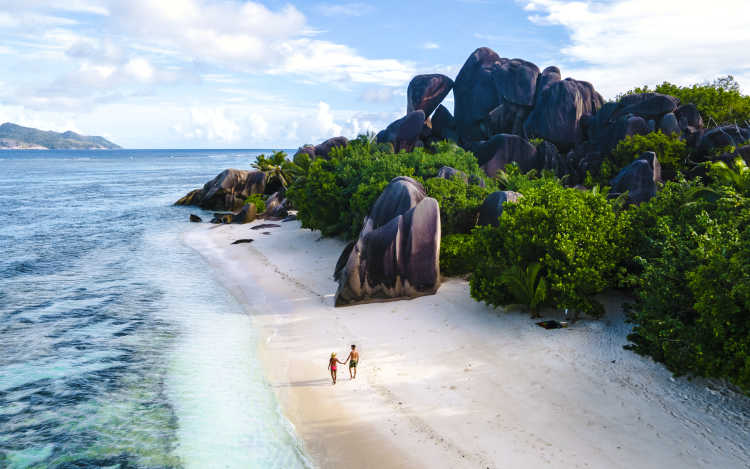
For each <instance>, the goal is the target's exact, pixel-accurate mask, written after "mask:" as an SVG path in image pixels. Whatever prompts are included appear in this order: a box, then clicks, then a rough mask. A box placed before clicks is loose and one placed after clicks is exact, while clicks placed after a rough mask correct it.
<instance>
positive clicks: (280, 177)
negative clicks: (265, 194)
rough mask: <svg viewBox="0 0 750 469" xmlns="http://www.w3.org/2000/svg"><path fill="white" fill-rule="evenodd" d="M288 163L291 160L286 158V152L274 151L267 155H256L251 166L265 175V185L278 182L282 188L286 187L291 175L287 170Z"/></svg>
mask: <svg viewBox="0 0 750 469" xmlns="http://www.w3.org/2000/svg"><path fill="white" fill-rule="evenodd" d="M289 163H291V162H290V161H289V160H287V159H286V153H284V152H283V151H275V152H273V154H272V155H271V156H269V157H266V155H258V157H257V158H256V160H255V163H253V164H252V165H251V166H252V167H253V168H255V169H257V170H259V171H262V172H263V174H265V175H266V185H270V184H272V183H278V184H279V185H280V186H281V187H282V188H283V189H286V188H287V187H288V186H289V184H290V183H291V181H292V177H293V176H292V175H291V174H290V172H289V169H290V168H289ZM292 164H293V163H292Z"/></svg>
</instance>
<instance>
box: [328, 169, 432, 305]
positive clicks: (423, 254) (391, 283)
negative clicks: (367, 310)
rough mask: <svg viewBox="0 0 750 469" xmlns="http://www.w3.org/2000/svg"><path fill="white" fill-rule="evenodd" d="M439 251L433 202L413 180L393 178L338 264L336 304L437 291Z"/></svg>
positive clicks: (413, 295) (395, 297)
mask: <svg viewBox="0 0 750 469" xmlns="http://www.w3.org/2000/svg"><path fill="white" fill-rule="evenodd" d="M439 252H440V209H439V207H438V204H437V201H436V200H435V199H432V198H430V197H427V195H426V193H425V191H424V188H423V187H422V185H421V184H419V183H418V182H417V181H415V180H413V179H411V178H408V177H397V178H394V179H393V180H392V181H391V182H390V183H389V184H388V186H386V188H385V189H384V190H383V193H382V194H381V195H380V197H379V198H378V199H377V201H376V202H375V204H374V205H373V207H372V210H371V211H370V214H369V215H368V216H367V217H366V218H365V222H364V226H363V228H362V231H361V232H360V235H359V238H358V239H357V241H356V242H355V243H352V244H350V245H349V246H347V247H346V249H344V252H343V253H342V254H341V257H340V258H339V260H338V262H337V263H336V271H335V273H334V278H336V280H338V282H339V287H338V289H337V291H336V300H335V304H336V306H344V305H349V304H354V303H361V302H370V301H382V300H392V299H399V298H414V297H417V296H422V295H429V294H433V293H435V292H436V291H437V289H438V287H439V286H440V267H439V261H438V259H439Z"/></svg>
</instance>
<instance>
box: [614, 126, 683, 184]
mask: <svg viewBox="0 0 750 469" xmlns="http://www.w3.org/2000/svg"><path fill="white" fill-rule="evenodd" d="M679 137H680V136H679V135H665V134H663V133H662V132H661V131H657V132H651V133H649V134H647V135H631V136H628V137H625V138H624V139H623V140H620V142H619V143H618V144H617V147H615V149H614V150H612V154H611V155H610V160H611V161H612V163H613V165H614V167H615V168H618V170H619V169H622V168H624V167H625V166H627V165H629V164H630V163H632V162H633V160H635V159H636V158H638V157H639V156H640V155H641V153H643V152H644V151H653V152H655V153H656V157H657V158H658V159H659V163H660V164H661V165H662V167H663V168H664V169H665V170H667V171H669V172H670V173H672V174H674V173H675V172H676V171H678V170H682V169H684V168H685V161H686V160H687V158H688V154H689V151H688V147H687V144H686V143H685V142H684V141H682V140H680V138H679ZM615 174H616V172H615ZM613 176H614V174H613Z"/></svg>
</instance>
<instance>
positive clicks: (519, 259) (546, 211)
mask: <svg viewBox="0 0 750 469" xmlns="http://www.w3.org/2000/svg"><path fill="white" fill-rule="evenodd" d="M539 181H540V182H539V183H537V184H536V185H535V186H532V187H529V188H528V189H526V190H525V192H523V194H524V197H523V198H521V199H520V200H519V202H518V203H515V204H506V207H505V209H504V210H503V213H502V215H501V217H500V226H499V227H491V226H485V227H479V228H475V229H474V232H473V233H474V237H475V240H474V242H475V257H476V262H477V264H476V266H475V269H474V273H473V275H472V276H471V280H470V283H471V295H472V297H474V298H475V299H477V300H479V301H485V302H487V303H488V304H491V305H508V304H512V303H514V302H515V301H516V300H517V298H516V296H514V294H513V292H512V290H511V289H509V288H508V287H507V285H506V282H505V281H504V280H503V276H504V275H507V274H506V272H508V271H512V269H521V270H522V271H524V272H525V271H526V269H527V268H528V267H529V266H531V265H532V264H535V263H538V264H539V265H540V266H541V267H540V273H539V275H541V276H542V277H544V278H545V279H546V283H547V286H548V288H549V291H548V300H549V302H550V303H552V304H554V305H556V306H558V307H560V308H571V309H573V310H577V311H581V312H584V313H588V314H591V315H594V316H597V315H600V314H602V313H603V307H602V305H601V304H599V303H598V302H596V301H595V300H594V299H593V298H592V295H595V294H597V293H599V292H601V291H602V290H604V289H605V288H607V287H612V286H615V285H617V284H618V283H619V280H620V278H621V274H622V272H621V269H620V267H619V264H620V263H621V260H622V259H623V258H624V256H626V255H627V253H626V252H625V251H624V250H623V249H622V248H621V246H622V245H623V237H624V233H625V223H626V221H627V217H624V216H620V215H618V214H617V213H616V212H615V211H614V209H613V205H612V203H610V202H609V201H608V200H607V198H606V195H605V194H603V193H601V192H599V191H580V190H577V189H571V188H565V187H563V186H562V185H561V184H560V182H559V181H557V180H554V179H549V178H542V179H540V180H539Z"/></svg>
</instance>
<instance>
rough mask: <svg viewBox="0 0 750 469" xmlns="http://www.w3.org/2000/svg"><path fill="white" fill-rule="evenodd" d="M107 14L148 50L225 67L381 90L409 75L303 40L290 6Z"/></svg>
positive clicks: (151, 7)
mask: <svg viewBox="0 0 750 469" xmlns="http://www.w3.org/2000/svg"><path fill="white" fill-rule="evenodd" d="M347 5H348V6H351V5H357V4H347ZM339 6H341V5H339ZM111 10H112V13H113V16H114V17H116V18H117V19H118V25H124V27H125V28H126V29H127V30H128V31H129V32H130V33H132V34H136V35H137V36H139V37H140V38H141V40H143V41H145V42H150V44H151V45H152V46H154V47H162V48H164V49H167V50H179V51H180V53H181V54H183V55H185V56H186V57H187V58H190V59H192V60H198V61H203V62H211V63H215V64H219V65H222V66H224V67H227V68H229V69H232V70H242V71H249V72H258V71H260V72H267V73H271V74H289V75H296V76H300V77H302V78H304V79H305V80H307V81H308V82H323V83H329V82H355V83H380V84H386V85H403V84H404V83H405V82H406V81H408V80H409V79H410V78H411V75H412V74H413V70H414V66H413V64H411V63H404V62H401V61H398V60H394V59H369V58H366V57H363V56H361V55H360V54H359V53H357V51H355V50H354V49H352V48H350V47H348V46H345V45H343V44H337V43H334V42H330V41H323V40H314V39H311V38H309V37H305V36H309V35H310V34H309V31H310V28H309V27H308V26H307V24H306V19H305V17H304V15H303V14H302V13H301V12H300V11H299V10H297V9H296V8H294V7H293V6H289V5H288V6H286V7H283V8H281V9H280V10H277V11H273V10H270V9H268V8H266V7H265V6H263V5H261V4H259V3H255V2H252V1H250V2H245V3H240V2H237V1H231V0H228V1H223V2H218V3H209V2H207V1H206V0H163V1H159V2H154V1H151V0H132V1H129V2H113V3H112V4H111Z"/></svg>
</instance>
